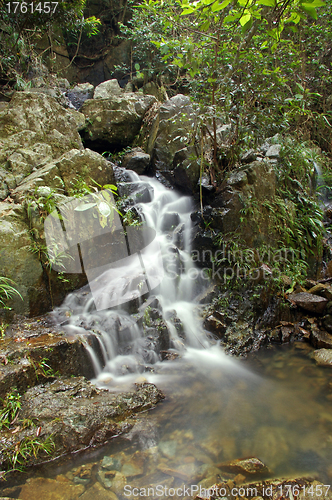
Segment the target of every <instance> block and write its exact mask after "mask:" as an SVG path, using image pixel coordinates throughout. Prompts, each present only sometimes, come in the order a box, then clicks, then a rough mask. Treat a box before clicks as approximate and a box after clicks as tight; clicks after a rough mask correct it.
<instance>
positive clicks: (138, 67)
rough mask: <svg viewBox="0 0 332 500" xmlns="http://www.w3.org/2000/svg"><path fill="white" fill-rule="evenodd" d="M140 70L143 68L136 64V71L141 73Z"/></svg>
mask: <svg viewBox="0 0 332 500" xmlns="http://www.w3.org/2000/svg"><path fill="white" fill-rule="evenodd" d="M140 68H141V67H140V65H139V64H138V63H136V64H135V69H136V71H139V70H140Z"/></svg>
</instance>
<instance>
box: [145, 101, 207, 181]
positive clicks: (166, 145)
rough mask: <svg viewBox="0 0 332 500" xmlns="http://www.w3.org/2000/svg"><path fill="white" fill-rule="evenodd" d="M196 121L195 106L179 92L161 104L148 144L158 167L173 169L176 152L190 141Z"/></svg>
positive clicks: (149, 151) (164, 169) (160, 168)
mask: <svg viewBox="0 0 332 500" xmlns="http://www.w3.org/2000/svg"><path fill="white" fill-rule="evenodd" d="M195 121H196V116H195V112H194V108H193V105H192V103H191V101H190V98H189V97H187V96H184V95H182V94H178V95H176V96H174V97H172V98H171V99H169V100H168V101H166V102H164V103H163V104H162V105H161V106H160V109H159V113H158V116H157V117H156V118H155V120H154V123H153V126H152V129H151V132H150V138H149V144H148V153H149V154H151V156H152V157H153V158H154V166H155V167H156V168H158V169H159V170H161V171H167V170H171V169H172V164H173V159H174V156H175V153H176V152H177V151H179V150H180V149H183V148H184V147H185V146H186V145H187V143H188V142H189V140H190V136H191V134H192V132H193V130H194V126H195ZM152 153H153V154H152ZM196 182H197V179H196Z"/></svg>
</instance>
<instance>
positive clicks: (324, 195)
mask: <svg viewBox="0 0 332 500" xmlns="http://www.w3.org/2000/svg"><path fill="white" fill-rule="evenodd" d="M313 164H314V169H315V174H316V191H317V195H318V198H319V201H320V202H321V204H322V205H323V206H326V205H328V204H329V203H330V202H331V198H332V197H331V189H330V188H329V187H327V186H326V183H325V181H324V176H323V170H322V168H321V166H320V165H319V163H317V162H316V161H313Z"/></svg>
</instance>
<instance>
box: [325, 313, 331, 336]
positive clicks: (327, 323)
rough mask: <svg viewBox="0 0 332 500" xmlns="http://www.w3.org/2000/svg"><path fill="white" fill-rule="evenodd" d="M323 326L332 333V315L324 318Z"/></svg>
mask: <svg viewBox="0 0 332 500" xmlns="http://www.w3.org/2000/svg"><path fill="white" fill-rule="evenodd" d="M323 326H324V328H325V329H326V330H327V331H328V332H329V333H332V315H331V314H327V315H326V316H324V318H323Z"/></svg>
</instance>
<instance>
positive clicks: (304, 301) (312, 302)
mask: <svg viewBox="0 0 332 500" xmlns="http://www.w3.org/2000/svg"><path fill="white" fill-rule="evenodd" d="M288 299H289V300H290V301H291V302H292V303H294V304H296V305H298V306H300V307H302V309H305V310H306V311H310V312H315V313H318V314H321V313H322V312H323V311H324V309H325V307H326V304H327V303H328V300H327V299H325V298H324V297H320V296H319V295H313V294H311V293H307V292H300V293H292V294H290V295H288Z"/></svg>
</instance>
